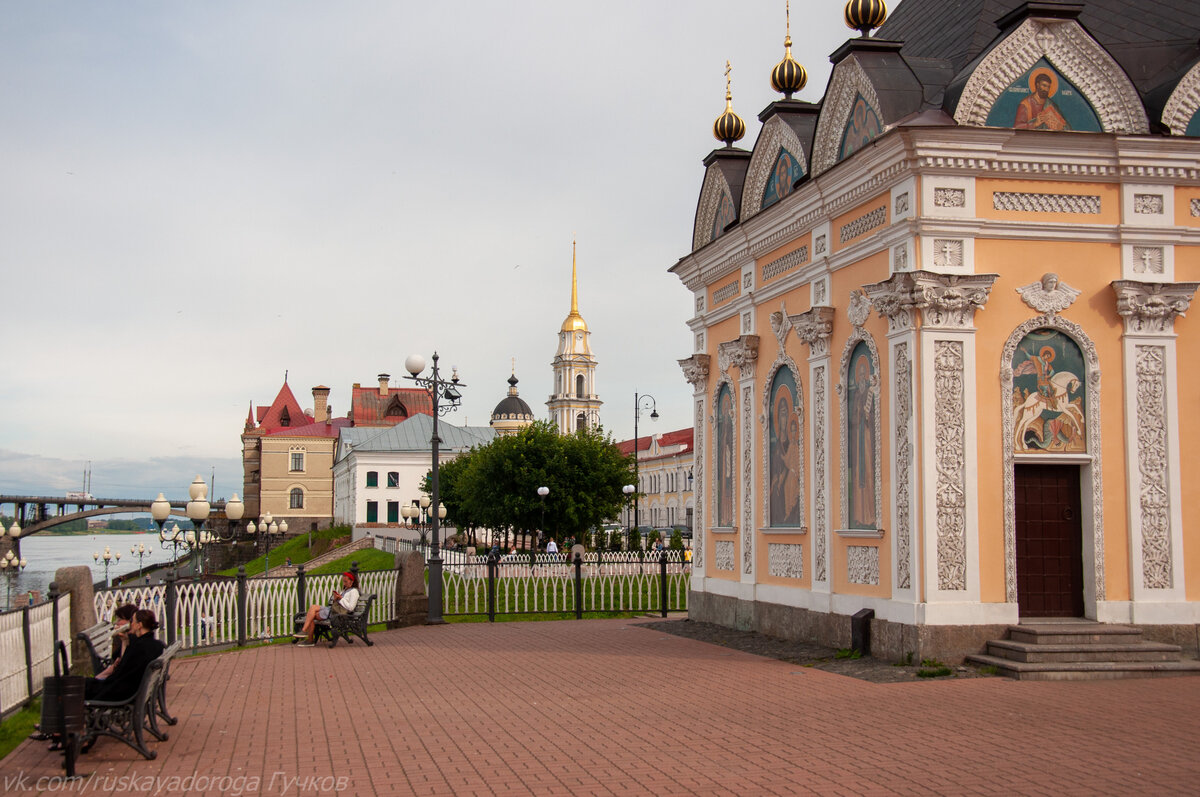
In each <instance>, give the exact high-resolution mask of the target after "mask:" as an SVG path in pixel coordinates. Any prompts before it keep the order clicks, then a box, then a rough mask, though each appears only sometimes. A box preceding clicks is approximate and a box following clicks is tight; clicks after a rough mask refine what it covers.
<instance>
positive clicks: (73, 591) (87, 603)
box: [54, 565, 96, 669]
mask: <svg viewBox="0 0 1200 797" xmlns="http://www.w3.org/2000/svg"><path fill="white" fill-rule="evenodd" d="M54 582H55V583H56V584H57V585H58V592H59V594H60V595H67V594H70V596H71V635H70V636H71V661H73V662H75V663H76V664H77V665H78V664H80V663H84V662H87V661H88V653H87V647H86V646H85V645H84V644H83V643H82V642H79V641H78V640H76V639H75V635H76V634H78V633H79V632H80V631H82V630H83V629H85V628H91V627H92V626H94V625H95V624H96V602H95V596H96V593H95V592H94V591H93V590H92V568H90V567H88V566H87V565H76V566H74V567H60V568H58V570H56V571H54ZM89 669H90V667H89Z"/></svg>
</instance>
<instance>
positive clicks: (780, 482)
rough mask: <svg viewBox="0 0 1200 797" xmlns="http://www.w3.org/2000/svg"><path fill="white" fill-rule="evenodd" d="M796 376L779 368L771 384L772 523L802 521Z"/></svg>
mask: <svg viewBox="0 0 1200 797" xmlns="http://www.w3.org/2000/svg"><path fill="white" fill-rule="evenodd" d="M798 406H799V402H798V401H797V395H796V379H795V375H794V374H793V373H792V371H791V369H790V368H780V369H779V371H778V372H777V373H776V374H775V379H774V380H773V381H772V383H771V417H770V419H769V421H770V423H769V430H770V431H769V439H768V441H767V448H768V450H769V454H768V462H769V468H770V479H771V496H770V509H771V512H770V514H771V517H770V523H771V525H772V526H799V525H801V523H800V447H801V445H802V441H801V439H800V415H799V413H798V412H797V407H798Z"/></svg>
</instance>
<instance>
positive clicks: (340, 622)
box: [292, 592, 375, 647]
mask: <svg viewBox="0 0 1200 797" xmlns="http://www.w3.org/2000/svg"><path fill="white" fill-rule="evenodd" d="M374 602H375V593H374V592H372V593H371V594H370V595H366V596H364V597H362V598H359V600H358V605H357V606H355V607H354V611H352V612H350V613H349V614H334V613H333V612H332V611H331V612H330V613H329V619H328V620H318V621H317V623H316V627H315V628H314V630H313V641H314V642H316V641H318V640H321V639H328V640H329V647H333V646H334V645H336V644H337V641H338V638H339V637H341V638H343V639H345V640H346V641H347V642H353V641H354V640H353V639H351V638H350V635H351V634H355V635H357V636H358V637H359V638H360V639H361V640H362V641H363V642H366V643H367V645H368V646H371V645H374V644H375V643H374V642H372V641H371V640H369V639H367V618H368V617H370V616H371V604H373V603H374ZM304 615H305V612H297V614H296V617H295V620H294V625H295V627H296V633H299V632H300V629H301V628H303V627H304ZM299 641H300V640H299V639H293V640H292V644H295V643H297V642H299Z"/></svg>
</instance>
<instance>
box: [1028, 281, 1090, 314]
mask: <svg viewBox="0 0 1200 797" xmlns="http://www.w3.org/2000/svg"><path fill="white" fill-rule="evenodd" d="M1016 290H1017V293H1019V294H1021V300H1022V301H1023V302H1025V304H1027V305H1029V306H1030V307H1031V308H1033V309H1034V310H1037V311H1038V312H1039V313H1061V312H1062V311H1063V310H1066V309H1067V308H1068V307H1070V306H1071V305H1072V304H1073V303H1074V302H1075V300H1076V299H1077V298H1079V291H1077V290H1075V289H1074V288H1072V287H1071V286H1070V285H1068V284H1067V283H1065V282H1062V281H1061V280H1059V278H1058V275H1057V274H1054V273H1052V272H1047V273H1045V274H1043V275H1042V279H1041V282H1031V283H1029V284H1028V285H1022V286H1021V287H1020V288H1017V289H1016Z"/></svg>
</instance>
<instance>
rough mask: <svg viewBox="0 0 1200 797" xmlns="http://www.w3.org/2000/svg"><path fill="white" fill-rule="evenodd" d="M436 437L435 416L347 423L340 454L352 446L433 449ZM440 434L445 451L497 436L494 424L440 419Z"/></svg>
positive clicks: (342, 432) (461, 449) (362, 449)
mask: <svg viewBox="0 0 1200 797" xmlns="http://www.w3.org/2000/svg"><path fill="white" fill-rule="evenodd" d="M432 437H433V416H432V415H423V414H422V415H414V416H412V417H411V418H409V419H408V420H405V421H402V422H401V423H398V424H396V425H395V426H389V427H386V428H383V429H380V428H379V427H361V426H353V427H345V428H343V429H342V430H341V432H340V434H339V438H340V439H339V443H340V445H339V453H338V458H339V459H344V458H345V457H346V455H347V454H349V452H350V449H351V447H352V448H353V450H354V451H378V452H384V451H387V452H399V451H429V450H430V444H429V441H430V439H431V438H432ZM438 437H439V438H440V439H441V444H440V448H441V450H442V451H467V450H469V449H470V448H471V447H473V446H477V445H486V444H488V443H490V442H491V441H492V440H494V439H496V430H495V429H492V428H491V427H490V426H455V425H454V424H450V423H446V422H445V421H439V422H438Z"/></svg>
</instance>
